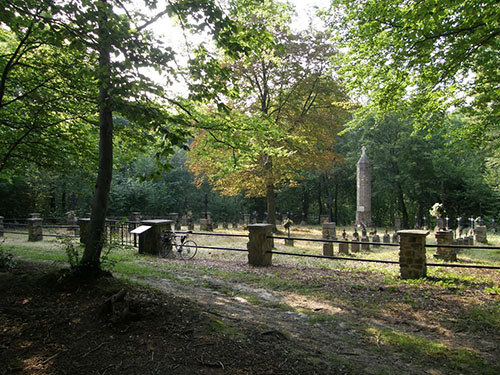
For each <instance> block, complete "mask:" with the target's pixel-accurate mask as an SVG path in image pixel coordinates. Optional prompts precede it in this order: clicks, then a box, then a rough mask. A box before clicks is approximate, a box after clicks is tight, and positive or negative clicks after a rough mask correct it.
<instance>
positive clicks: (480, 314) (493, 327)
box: [457, 302, 500, 334]
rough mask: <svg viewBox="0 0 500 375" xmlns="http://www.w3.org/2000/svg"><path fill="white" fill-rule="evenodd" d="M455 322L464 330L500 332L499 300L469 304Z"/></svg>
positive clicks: (489, 332) (488, 332)
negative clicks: (482, 303)
mask: <svg viewBox="0 0 500 375" xmlns="http://www.w3.org/2000/svg"><path fill="white" fill-rule="evenodd" d="M457 324H458V326H459V329H461V330H465V331H471V332H482V333H487V334H500V302H496V303H492V304H487V305H482V306H480V305H477V304H473V305H471V306H470V307H469V309H468V310H467V311H466V312H465V314H464V315H463V316H462V317H459V320H458V323H457Z"/></svg>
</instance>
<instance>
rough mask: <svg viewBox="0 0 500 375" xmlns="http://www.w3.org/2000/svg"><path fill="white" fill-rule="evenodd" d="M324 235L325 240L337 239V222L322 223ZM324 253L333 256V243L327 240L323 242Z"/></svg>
mask: <svg viewBox="0 0 500 375" xmlns="http://www.w3.org/2000/svg"><path fill="white" fill-rule="evenodd" d="M322 237H323V239H324V240H336V239H337V233H336V231H335V223H327V222H325V223H323V225H322ZM323 255H327V256H333V243H331V242H325V243H323Z"/></svg>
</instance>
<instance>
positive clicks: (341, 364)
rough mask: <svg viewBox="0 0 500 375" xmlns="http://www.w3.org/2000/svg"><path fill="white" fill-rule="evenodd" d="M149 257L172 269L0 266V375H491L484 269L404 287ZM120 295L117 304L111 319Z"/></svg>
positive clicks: (492, 307) (492, 313)
mask: <svg viewBox="0 0 500 375" xmlns="http://www.w3.org/2000/svg"><path fill="white" fill-rule="evenodd" d="M158 262H170V264H171V263H172V262H174V263H175V262H178V263H179V270H178V271H176V272H175V275H173V274H168V277H161V276H155V277H147V278H142V279H140V280H139V279H138V280H136V281H140V283H141V284H142V285H143V286H138V285H137V284H136V283H130V282H127V281H126V280H123V279H122V280H120V279H117V278H112V277H109V278H104V279H101V280H99V281H98V282H97V283H95V284H91V285H82V284H79V283H74V282H72V280H71V279H70V278H66V277H64V274H63V273H61V272H59V271H58V270H54V269H52V270H51V269H47V266H42V265H34V264H29V263H22V262H21V263H18V264H17V266H16V268H15V269H14V270H13V271H9V272H2V273H0V374H16V373H18V374H433V375H437V374H498V373H500V365H499V363H498V353H499V352H500V327H499V326H498V322H499V321H500V319H499V317H498V316H497V314H498V312H499V311H500V309H499V306H500V299H499V296H498V294H497V292H496V290H497V286H498V280H497V277H498V275H496V274H492V275H486V276H487V277H486V279H485V280H491V281H476V279H470V280H469V281H463V280H462V281H461V280H458V279H457V280H450V279H448V280H434V281H432V280H431V281H429V282H425V283H424V282H422V283H420V284H417V285H415V284H411V283H408V284H404V283H400V282H399V283H394V282H391V281H390V280H386V279H385V278H384V275H382V274H376V273H373V272H359V271H356V272H354V271H339V270H337V271H332V270H331V269H318V268H308V267H303V268H297V267H296V266H294V267H290V266H287V265H286V264H284V265H275V266H273V267H269V268H251V267H249V266H248V265H246V264H245V262H243V261H235V260H230V259H215V260H210V259H195V260H193V261H192V262H191V263H190V267H189V268H185V269H184V268H182V266H181V265H182V261H180V260H158ZM213 269H218V270H220V271H221V272H225V271H232V272H234V273H235V274H237V273H238V276H235V277H234V278H231V277H228V276H227V273H226V274H225V276H224V277H222V276H221V277H217V276H216V273H213V272H212V273H210V275H208V272H207V271H206V270H213ZM242 274H244V275H246V277H241V275H242ZM262 280H265V281H266V283H265V284H262ZM477 280H483V279H477ZM443 284H446V285H445V286H444V287H443ZM121 290H124V291H126V295H125V299H124V301H123V302H120V303H121V304H122V305H120V304H119V306H121V307H119V308H118V310H119V311H124V312H128V313H124V314H122V315H119V316H117V315H116V314H110V311H109V310H106V309H105V308H104V307H105V306H106V301H107V300H108V299H109V298H110V297H111V296H113V295H116V293H117V292H119V291H121ZM120 308H123V309H122V310H120Z"/></svg>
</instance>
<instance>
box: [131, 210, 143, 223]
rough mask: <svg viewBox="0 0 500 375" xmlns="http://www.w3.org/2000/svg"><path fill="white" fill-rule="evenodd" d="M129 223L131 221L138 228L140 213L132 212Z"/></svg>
mask: <svg viewBox="0 0 500 375" xmlns="http://www.w3.org/2000/svg"><path fill="white" fill-rule="evenodd" d="M130 221H133V222H134V223H136V224H137V226H139V225H140V223H141V213H140V212H138V211H135V212H132V215H131V220H130Z"/></svg>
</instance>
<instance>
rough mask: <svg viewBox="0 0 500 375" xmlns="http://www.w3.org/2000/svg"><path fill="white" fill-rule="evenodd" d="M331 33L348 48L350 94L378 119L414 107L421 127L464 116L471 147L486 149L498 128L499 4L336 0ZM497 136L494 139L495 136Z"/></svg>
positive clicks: (346, 72)
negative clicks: (452, 114) (456, 113)
mask: <svg viewBox="0 0 500 375" xmlns="http://www.w3.org/2000/svg"><path fill="white" fill-rule="evenodd" d="M328 16H329V20H330V22H331V28H332V29H333V30H335V32H336V35H337V37H338V39H339V40H340V41H341V42H342V43H343V46H344V47H346V49H347V53H346V54H345V56H344V61H343V65H344V69H343V73H344V77H345V78H346V79H347V81H348V82H349V85H350V88H351V89H352V93H353V95H356V96H358V97H361V96H365V97H368V100H369V101H370V104H372V106H373V107H375V108H377V109H378V110H379V111H380V112H379V113H388V112H390V111H399V112H401V110H402V109H403V110H404V109H405V108H410V109H411V113H412V114H413V116H416V118H417V121H416V123H415V124H416V126H417V127H424V126H426V125H429V124H433V125H434V126H435V125H436V124H437V123H438V122H436V121H434V120H435V119H436V117H437V118H439V116H441V115H443V114H444V113H445V112H446V111H447V110H450V109H452V108H457V109H460V110H463V111H467V112H468V113H469V115H471V116H473V118H474V121H472V122H470V123H469V126H468V127H461V128H460V133H461V134H462V135H464V136H465V137H467V138H468V139H469V140H478V141H479V142H482V143H488V141H489V140H491V138H489V137H492V136H497V135H498V133H494V134H492V133H491V132H494V129H496V131H498V125H499V123H500V121H499V120H500V113H499V105H500V90H499V85H500V69H499V67H498V55H499V52H500V51H499V50H500V5H499V4H498V2H497V1H495V0H486V1H468V0H443V1H435V0H424V1H416V0H410V1H406V0H405V1H403V0H389V1H377V0H333V1H332V8H331V12H330V14H329V15H328ZM495 134H496V135H495Z"/></svg>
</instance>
